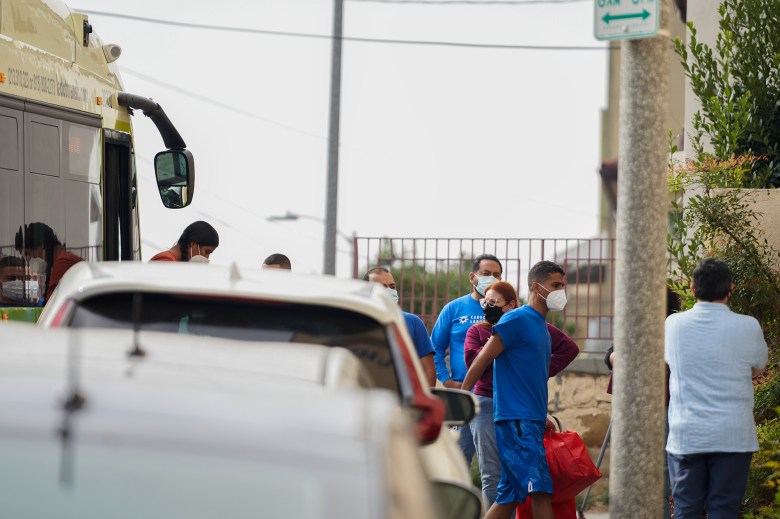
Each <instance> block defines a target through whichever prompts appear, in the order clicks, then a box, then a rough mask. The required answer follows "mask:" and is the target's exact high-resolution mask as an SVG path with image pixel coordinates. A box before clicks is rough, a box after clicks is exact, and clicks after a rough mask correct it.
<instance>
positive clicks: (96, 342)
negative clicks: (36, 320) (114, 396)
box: [0, 325, 367, 389]
mask: <svg viewBox="0 0 780 519" xmlns="http://www.w3.org/2000/svg"><path fill="white" fill-rule="evenodd" d="M30 328H33V327H32V326H22V327H17V326H15V325H14V326H13V328H12V329H11V331H10V332H9V330H8V329H7V328H6V327H0V337H1V338H3V340H2V342H4V343H6V348H5V350H4V352H5V354H8V355H10V354H17V355H18V354H23V355H32V354H33V353H31V352H30V351H29V348H28V344H29V343H30V342H31V341H32V342H40V345H39V346H38V347H37V350H36V351H37V352H38V354H40V355H45V356H47V357H57V356H59V355H61V354H62V351H63V349H64V348H66V347H67V346H68V345H70V344H76V345H77V346H78V347H79V348H80V349H81V350H82V351H83V355H84V356H85V357H86V358H88V359H89V360H90V361H98V360H99V361H110V362H115V361H117V359H121V358H122V356H123V355H124V357H125V359H130V360H132V358H133V357H132V356H129V355H128V352H130V350H132V349H133V348H135V347H136V346H137V347H138V348H139V349H140V350H141V351H142V352H143V353H142V357H141V358H139V359H138V360H142V361H143V363H144V364H147V365H148V364H153V365H158V364H160V365H169V366H178V367H180V368H182V369H190V370H205V371H207V372H208V373H209V374H211V373H216V372H220V373H222V374H225V375H230V374H233V373H236V374H242V375H246V376H251V377H263V378H264V379H265V380H267V381H269V382H282V383H285V382H286V383H295V384H299V385H307V386H310V387H312V388H315V387H322V388H329V389H334V388H343V389H346V388H355V387H359V386H360V383H359V382H360V380H361V378H360V377H366V376H367V373H366V370H365V367H364V366H363V363H362V362H361V361H360V360H359V359H358V358H357V357H356V356H355V355H354V354H353V353H352V352H350V351H349V350H347V349H346V348H340V347H333V346H324V345H319V344H310V343H295V342H247V341H240V340H232V339H225V338H221V337H208V336H199V335H176V334H171V333H165V332H152V331H139V332H137V333H136V332H133V331H132V330H127V329H105V328H75V329H72V331H71V332H70V333H68V334H67V340H66V339H65V338H64V337H63V336H62V334H61V333H59V332H57V333H52V334H50V335H49V334H47V335H44V336H41V335H39V334H36V333H35V331H34V330H31V329H30ZM56 330H64V329H53V330H52V331H53V332H54V331H56ZM17 350H19V351H17Z"/></svg>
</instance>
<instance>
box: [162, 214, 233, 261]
mask: <svg viewBox="0 0 780 519" xmlns="http://www.w3.org/2000/svg"><path fill="white" fill-rule="evenodd" d="M218 246H219V234H218V233H217V230H216V229H215V228H214V227H212V226H211V224H209V223H207V222H204V221H201V220H199V221H197V222H193V223H191V224H189V225H188V226H187V227H186V228H185V229H184V231H183V232H182V233H181V236H179V240H178V241H177V242H176V243H175V244H174V245H173V247H171V248H170V249H168V250H166V251H162V252H160V253H158V254H155V255H154V256H152V259H150V260H149V261H150V262H151V261H191V262H193V263H208V262H209V257H210V256H211V254H212V253H213V252H214V250H215V249H216V248H217V247H218Z"/></svg>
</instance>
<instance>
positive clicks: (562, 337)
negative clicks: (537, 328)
mask: <svg viewBox="0 0 780 519" xmlns="http://www.w3.org/2000/svg"><path fill="white" fill-rule="evenodd" d="M547 331H549V332H550V340H551V342H550V352H551V355H550V377H554V376H555V375H557V374H558V373H560V372H561V371H563V369H564V368H565V367H566V366H568V365H569V364H571V361H573V360H574V359H575V358H576V357H577V355H579V353H580V348H579V347H578V346H577V343H576V342H574V341H573V340H571V338H570V337H569V336H568V335H566V334H565V333H563V332H562V331H561V330H559V329H558V328H556V327H555V326H553V325H551V324H549V323H547Z"/></svg>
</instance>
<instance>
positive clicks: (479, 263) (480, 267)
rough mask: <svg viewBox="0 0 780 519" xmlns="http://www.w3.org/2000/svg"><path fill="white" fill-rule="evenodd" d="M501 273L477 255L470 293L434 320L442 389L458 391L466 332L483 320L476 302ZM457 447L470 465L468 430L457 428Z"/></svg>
mask: <svg viewBox="0 0 780 519" xmlns="http://www.w3.org/2000/svg"><path fill="white" fill-rule="evenodd" d="M502 273H503V268H502V266H501V262H500V261H499V260H498V258H497V257H495V256H493V255H492V254H481V255H479V256H477V257H476V258H474V262H473V263H472V264H471V272H469V285H471V292H470V293H469V294H466V295H465V296H462V297H459V298H458V299H455V300H453V301H450V302H449V303H447V304H446V305H445V306H444V308H442V310H441V313H440V314H439V317H438V319H436V324H435V325H434V326H433V332H432V333H431V341H432V342H433V350H434V354H433V362H434V363H435V364H436V377H437V378H438V379H439V380H441V383H442V384H444V387H452V388H460V385H461V382H462V381H463V377H465V376H466V358H465V356H464V354H463V343H464V342H466V332H468V331H469V328H471V326H472V325H473V324H476V323H479V322H482V321H484V320H485V312H484V311H483V310H482V306H480V304H479V302H480V301H481V300H482V298H484V297H485V290H486V289H487V287H489V286H490V285H492V284H493V283H495V282H496V281H501V274H502ZM448 352H449V365H448V363H447V353H448ZM458 444H459V445H460V448H461V450H462V451H463V455H464V456H465V457H466V463H468V464H469V466H470V465H471V460H472V458H474V452H475V451H476V447H475V446H474V437H473V436H472V435H471V428H470V427H468V426H466V427H462V428H461V432H460V439H459V441H458Z"/></svg>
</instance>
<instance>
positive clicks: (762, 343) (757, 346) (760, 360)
mask: <svg viewBox="0 0 780 519" xmlns="http://www.w3.org/2000/svg"><path fill="white" fill-rule="evenodd" d="M752 321H753V323H752V326H751V327H752V330H751V337H750V339H751V343H752V344H753V351H754V354H753V358H754V361H753V365H752V366H751V367H750V371H751V373H752V375H753V378H756V377H757V376H759V375H761V374H762V373H763V372H764V369H766V363H767V360H769V350H768V348H767V346H766V339H764V332H763V331H762V330H761V325H760V324H758V321H757V320H756V319H755V318H754V319H752Z"/></svg>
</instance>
